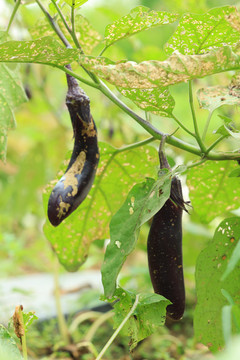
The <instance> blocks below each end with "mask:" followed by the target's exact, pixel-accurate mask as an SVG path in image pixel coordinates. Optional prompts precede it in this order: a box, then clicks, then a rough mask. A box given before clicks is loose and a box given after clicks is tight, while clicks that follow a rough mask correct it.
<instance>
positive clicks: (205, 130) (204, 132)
mask: <svg viewBox="0 0 240 360" xmlns="http://www.w3.org/2000/svg"><path fill="white" fill-rule="evenodd" d="M212 114H213V111H210V113H209V114H208V118H207V121H206V124H205V127H204V130H203V134H202V141H204V140H205V138H206V135H207V131H208V127H209V124H210V121H211V117H212Z"/></svg>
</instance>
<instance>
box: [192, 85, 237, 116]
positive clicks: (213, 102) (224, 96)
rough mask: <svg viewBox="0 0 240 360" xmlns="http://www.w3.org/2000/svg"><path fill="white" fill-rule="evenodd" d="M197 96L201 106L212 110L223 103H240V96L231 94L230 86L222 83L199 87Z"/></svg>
mask: <svg viewBox="0 0 240 360" xmlns="http://www.w3.org/2000/svg"><path fill="white" fill-rule="evenodd" d="M197 98H198V102H199V105H200V107H201V108H203V109H207V110H209V111H210V112H213V111H214V110H215V109H217V108H219V107H220V106H223V105H231V106H233V105H238V106H239V105H240V98H239V97H237V96H233V95H230V93H229V88H228V87H225V86H221V85H218V86H212V87H208V88H203V89H199V90H198V91H197Z"/></svg>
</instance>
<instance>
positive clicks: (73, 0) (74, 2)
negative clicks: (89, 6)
mask: <svg viewBox="0 0 240 360" xmlns="http://www.w3.org/2000/svg"><path fill="white" fill-rule="evenodd" d="M64 1H65V2H66V3H67V4H68V5H70V6H71V7H72V6H73V7H74V8H77V7H79V6H82V5H83V4H85V3H86V2H87V1H88V0H64Z"/></svg>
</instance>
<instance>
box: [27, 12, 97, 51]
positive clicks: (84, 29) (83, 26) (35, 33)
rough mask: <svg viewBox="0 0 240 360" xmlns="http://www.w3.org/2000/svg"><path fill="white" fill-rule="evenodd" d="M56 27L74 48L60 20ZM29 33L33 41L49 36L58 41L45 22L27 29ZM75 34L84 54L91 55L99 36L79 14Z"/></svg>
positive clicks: (76, 19) (76, 17)
mask: <svg viewBox="0 0 240 360" xmlns="http://www.w3.org/2000/svg"><path fill="white" fill-rule="evenodd" d="M58 25H59V27H60V29H61V30H62V32H63V34H64V36H65V37H66V39H67V40H68V41H69V43H70V44H71V45H72V46H73V47H74V42H73V40H72V37H71V36H70V35H69V33H68V31H67V30H66V28H65V26H64V24H63V23H62V22H61V20H60V19H59V21H58ZM29 32H30V34H31V35H32V38H33V39H38V38H40V37H42V36H51V37H53V38H55V39H56V40H59V38H58V36H57V35H56V33H55V32H54V30H53V29H52V27H51V26H50V24H49V23H48V22H47V21H46V20H42V21H40V22H38V23H37V24H35V26H34V27H32V28H30V29H29ZM75 32H76V37H77V39H78V41H79V42H80V43H81V47H82V49H83V51H84V53H85V54H91V53H92V50H93V49H94V48H95V46H97V45H98V44H99V43H100V41H101V40H102V37H101V35H100V34H99V33H98V32H97V31H96V30H95V29H94V28H93V27H92V25H91V24H90V23H89V21H88V20H87V19H86V18H85V17H84V16H82V15H80V14H77V15H76V16H75Z"/></svg>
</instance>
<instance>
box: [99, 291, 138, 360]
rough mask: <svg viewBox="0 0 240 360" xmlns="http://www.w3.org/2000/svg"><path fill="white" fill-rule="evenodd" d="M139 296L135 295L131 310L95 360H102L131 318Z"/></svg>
mask: <svg viewBox="0 0 240 360" xmlns="http://www.w3.org/2000/svg"><path fill="white" fill-rule="evenodd" d="M139 296H140V294H138V295H136V299H135V302H134V304H133V306H132V308H131V310H130V311H129V313H128V314H127V316H126V317H125V318H124V320H123V321H122V322H121V324H120V325H119V327H118V328H117V329H116V331H115V332H114V333H113V334H112V336H111V337H110V339H109V340H108V342H107V343H106V345H105V346H104V347H103V349H102V350H101V352H100V353H99V355H98V357H97V358H96V360H100V359H102V357H103V355H104V354H105V352H106V351H107V349H108V348H109V347H110V346H111V344H112V342H113V340H114V339H115V338H116V337H117V335H118V334H119V332H120V331H121V330H122V328H123V326H124V325H125V324H126V322H127V321H128V319H129V318H130V317H131V316H132V314H133V313H134V311H135V309H136V307H137V305H138V303H139Z"/></svg>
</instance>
